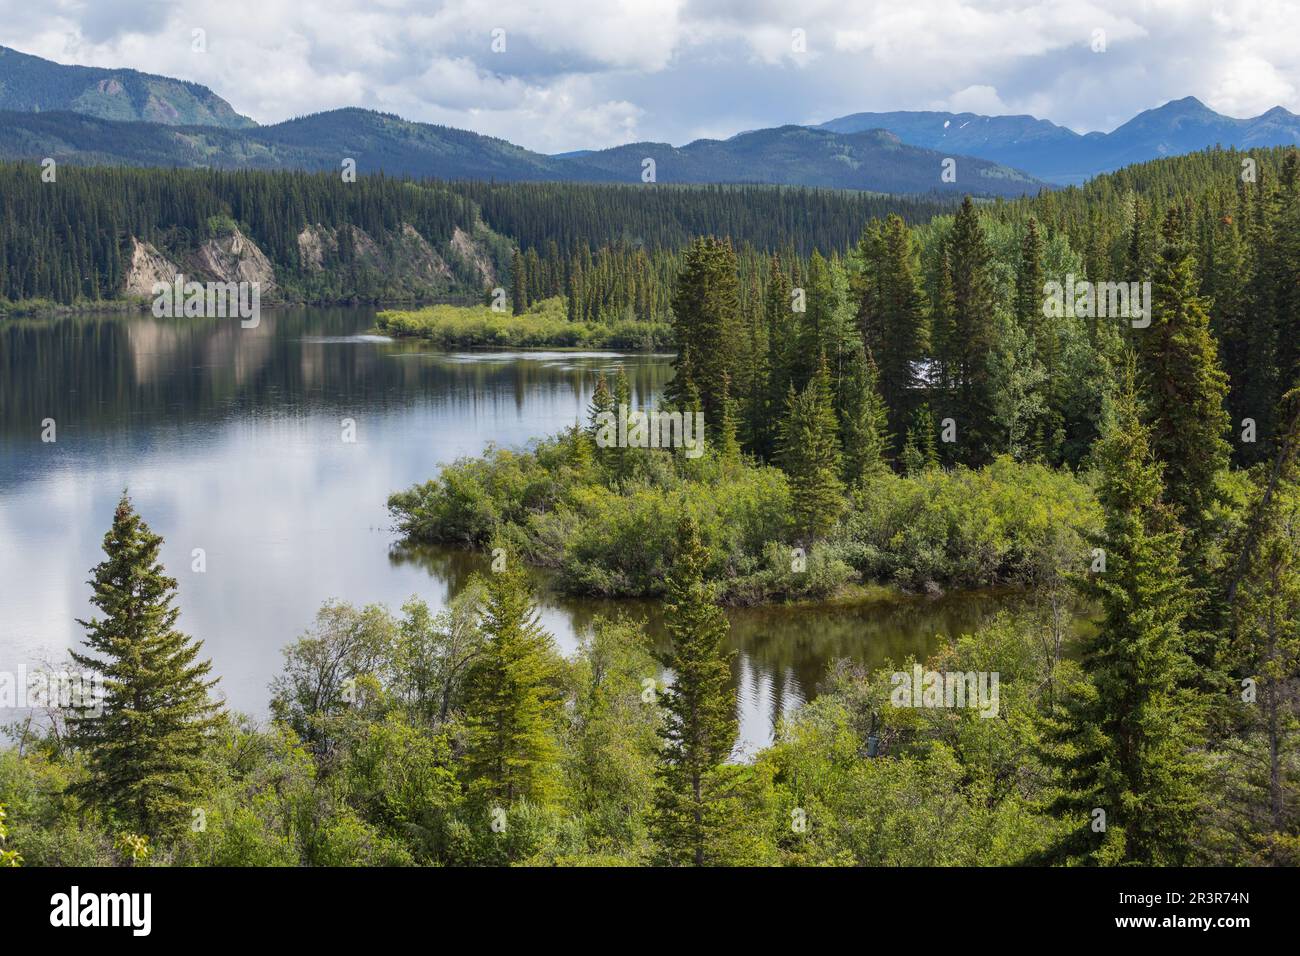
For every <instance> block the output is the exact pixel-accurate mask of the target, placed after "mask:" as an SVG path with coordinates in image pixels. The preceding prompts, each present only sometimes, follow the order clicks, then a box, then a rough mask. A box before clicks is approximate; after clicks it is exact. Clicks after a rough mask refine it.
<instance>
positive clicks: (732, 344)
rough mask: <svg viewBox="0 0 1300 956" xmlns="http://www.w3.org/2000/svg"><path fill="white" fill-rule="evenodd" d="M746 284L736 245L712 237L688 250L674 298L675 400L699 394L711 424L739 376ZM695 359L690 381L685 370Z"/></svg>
mask: <svg viewBox="0 0 1300 956" xmlns="http://www.w3.org/2000/svg"><path fill="white" fill-rule="evenodd" d="M742 325H743V323H742V319H741V311H740V278H739V275H738V273H737V266H736V254H735V252H734V251H733V250H732V248H731V244H730V243H729V242H726V241H722V240H718V239H714V238H712V237H709V238H705V239H697V240H696V241H695V242H694V243H692V244H691V247H690V248H689V249H688V250H687V252H686V256H685V260H684V262H683V265H682V272H681V275H680V276H679V277H678V279H677V286H676V289H675V290H674V293H673V335H674V337H675V338H676V340H677V349H678V358H677V360H675V361H674V384H673V394H675V395H680V394H683V393H684V392H685V391H686V390H687V389H693V390H694V391H695V392H696V393H698V395H699V398H700V407H701V410H702V411H703V412H704V417H705V421H711V422H720V421H721V420H722V413H723V407H722V406H723V394H722V393H723V388H724V385H723V383H724V382H725V381H726V380H728V379H729V377H730V376H731V375H733V374H734V372H735V368H736V352H737V349H738V348H740V346H741V344H742V340H741V337H740V333H741V329H742ZM687 354H689V356H690V361H691V367H690V378H689V380H688V379H687V378H686V375H685V374H684V370H683V368H682V364H681V363H682V359H683V356H685V355H687Z"/></svg>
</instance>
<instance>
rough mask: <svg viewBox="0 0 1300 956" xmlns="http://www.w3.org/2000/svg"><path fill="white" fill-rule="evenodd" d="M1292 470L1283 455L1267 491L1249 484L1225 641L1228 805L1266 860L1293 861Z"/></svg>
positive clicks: (1299, 719) (1296, 824) (1298, 665)
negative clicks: (1249, 535)
mask: <svg viewBox="0 0 1300 956" xmlns="http://www.w3.org/2000/svg"><path fill="white" fill-rule="evenodd" d="M1295 472H1296V469H1295V465H1294V462H1293V461H1290V462H1288V463H1287V464H1286V467H1285V474H1284V475H1283V476H1281V479H1280V481H1279V483H1278V485H1277V487H1276V488H1275V489H1274V492H1273V494H1272V495H1268V496H1266V493H1265V489H1264V488H1262V487H1261V488H1257V489H1256V497H1257V501H1258V504H1257V505H1256V508H1255V514H1254V515H1253V522H1254V525H1255V535H1254V537H1253V540H1252V548H1251V551H1250V553H1249V554H1248V555H1247V562H1246V565H1245V567H1244V569H1243V570H1244V575H1243V576H1242V579H1241V582H1240V585H1239V588H1238V590H1237V591H1236V595H1235V597H1236V600H1235V601H1234V606H1233V618H1232V634H1233V641H1232V643H1231V645H1230V647H1229V648H1228V651H1229V655H1230V662H1231V665H1232V667H1233V669H1234V670H1235V671H1236V672H1237V674H1238V675H1239V676H1240V680H1241V683H1240V685H1239V686H1240V687H1241V688H1242V689H1241V695H1240V698H1239V700H1238V703H1237V706H1236V707H1235V717H1236V721H1235V722H1236V728H1235V729H1236V740H1235V741H1234V746H1233V747H1232V748H1231V751H1230V752H1232V753H1234V754H1237V755H1239V760H1238V763H1239V765H1240V767H1241V772H1240V774H1239V776H1240V780H1239V783H1238V786H1237V787H1236V788H1235V792H1234V793H1233V795H1234V796H1235V797H1236V799H1235V800H1234V801H1233V806H1232V807H1231V810H1232V812H1233V814H1234V816H1235V817H1237V818H1238V819H1245V820H1246V821H1249V824H1250V827H1249V830H1250V832H1251V833H1253V834H1259V835H1262V838H1261V839H1259V844H1258V845H1256V846H1252V847H1250V848H1249V849H1250V851H1251V852H1254V853H1258V854H1259V856H1260V858H1261V859H1263V860H1265V861H1267V862H1272V863H1286V862H1291V863H1295V862H1297V860H1296V856H1297V851H1298V850H1300V846H1297V845H1296V835H1297V833H1300V761H1297V759H1296V753H1297V741H1300V558H1298V555H1300V486H1298V485H1297V482H1296V473H1295ZM1266 498H1267V503H1265V501H1266ZM1234 829H1235V827H1234ZM1288 844H1290V849H1288Z"/></svg>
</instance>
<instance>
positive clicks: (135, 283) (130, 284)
mask: <svg viewBox="0 0 1300 956" xmlns="http://www.w3.org/2000/svg"><path fill="white" fill-rule="evenodd" d="M180 272H181V268H180V266H178V265H176V263H174V262H172V261H171V260H170V259H168V258H167V257H166V256H164V255H163V254H162V253H161V252H159V251H158V250H157V249H155V248H154V247H153V245H152V244H151V243H148V242H141V241H140V240H139V239H136V238H135V237H134V236H132V237H131V261H130V264H129V265H128V266H127V269H126V281H125V283H124V284H123V286H122V294H123V295H128V296H152V295H153V287H154V283H156V282H166V283H168V284H170V283H172V282H175V281H176V276H177V274H178V273H180Z"/></svg>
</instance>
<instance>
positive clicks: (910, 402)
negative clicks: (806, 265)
mask: <svg viewBox="0 0 1300 956" xmlns="http://www.w3.org/2000/svg"><path fill="white" fill-rule="evenodd" d="M858 254H859V256H860V258H861V259H862V264H863V272H862V275H861V276H859V277H858V278H857V283H856V284H857V291H858V322H859V323H860V325H861V328H862V335H863V339H864V340H865V342H866V345H867V348H868V349H870V350H871V355H872V358H873V359H874V360H875V363H876V365H877V367H878V369H879V389H880V396H881V398H882V399H883V400H884V403H885V407H886V408H887V410H888V414H889V423H888V427H889V430H890V431H891V432H892V433H893V434H896V435H900V436H901V435H902V434H903V433H904V432H905V431H906V429H907V424H908V422H909V421H910V420H911V417H912V412H913V410H914V409H915V407H916V396H917V394H918V393H919V389H920V387H921V385H922V384H923V383H922V381H921V378H920V375H919V374H918V372H917V368H918V367H919V363H920V362H921V360H922V359H923V358H924V357H925V355H926V353H927V351H928V350H929V347H930V331H929V320H928V316H927V308H926V301H925V293H924V291H923V290H922V286H921V278H920V275H919V272H918V268H917V264H916V249H915V243H914V241H913V239H912V234H911V231H910V230H909V229H908V228H907V226H906V225H905V224H904V222H903V220H902V218H901V217H900V216H897V215H893V214H891V215H890V216H889V218H888V219H886V220H885V222H884V224H883V225H880V224H876V225H874V226H872V227H869V228H868V229H867V230H866V231H865V232H864V233H863V236H862V239H861V241H860V242H859V243H858Z"/></svg>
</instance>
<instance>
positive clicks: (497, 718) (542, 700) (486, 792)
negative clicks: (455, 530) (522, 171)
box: [464, 568, 562, 803]
mask: <svg viewBox="0 0 1300 956" xmlns="http://www.w3.org/2000/svg"><path fill="white" fill-rule="evenodd" d="M482 586H483V607H482V610H481V611H480V616H481V619H480V628H481V630H482V632H483V635H484V641H483V646H482V649H481V651H480V655H479V658H478V660H477V661H476V662H475V663H474V665H473V666H472V667H471V669H470V671H469V674H468V676H467V679H466V688H465V705H464V708H465V738H466V740H465V760H464V767H465V770H466V773H467V776H468V779H469V781H470V788H471V791H472V792H474V793H476V794H478V795H481V796H484V797H486V798H489V799H494V800H502V801H505V802H507V803H509V802H510V801H513V800H520V799H524V800H530V801H534V802H544V801H545V800H546V799H547V798H548V797H549V796H551V794H552V792H553V788H554V783H555V781H554V769H555V762H556V759H557V756H558V749H557V744H556V738H555V732H556V728H557V725H558V720H559V715H560V711H561V708H562V702H561V700H560V695H559V691H558V686H559V665H558V659H557V657H556V655H555V649H554V645H553V643H552V640H551V636H550V635H549V634H548V633H546V631H545V630H543V629H542V627H541V625H540V624H539V623H538V616H537V608H536V606H535V605H534V603H533V596H532V592H531V590H530V588H529V586H528V579H527V577H526V576H525V574H524V572H523V570H522V569H520V568H509V569H507V570H504V571H500V572H497V573H494V574H489V575H487V577H486V580H485V581H483V584H482Z"/></svg>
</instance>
